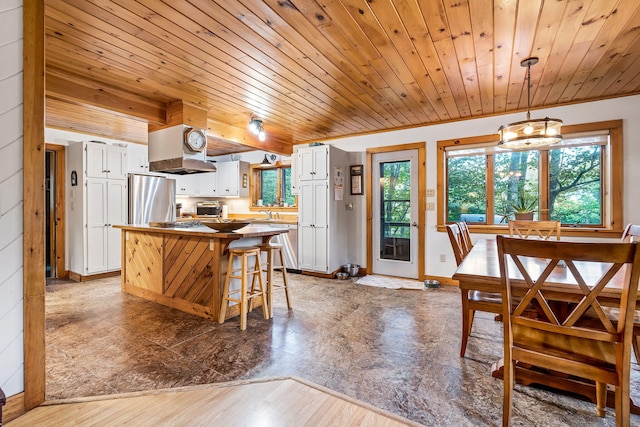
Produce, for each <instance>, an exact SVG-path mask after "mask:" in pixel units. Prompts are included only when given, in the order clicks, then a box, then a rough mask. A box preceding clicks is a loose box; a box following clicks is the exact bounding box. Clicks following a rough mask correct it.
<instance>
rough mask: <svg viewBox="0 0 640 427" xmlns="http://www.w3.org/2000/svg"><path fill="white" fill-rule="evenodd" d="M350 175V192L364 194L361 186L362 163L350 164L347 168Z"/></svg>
mask: <svg viewBox="0 0 640 427" xmlns="http://www.w3.org/2000/svg"><path fill="white" fill-rule="evenodd" d="M349 175H350V176H351V194H354V195H357V194H364V190H363V187H362V165H352V166H351V167H350V168H349Z"/></svg>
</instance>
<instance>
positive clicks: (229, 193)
mask: <svg viewBox="0 0 640 427" xmlns="http://www.w3.org/2000/svg"><path fill="white" fill-rule="evenodd" d="M216 168H217V169H218V171H217V172H211V173H195V174H187V175H175V177H176V195H179V196H196V197H249V163H247V162H241V161H231V162H219V163H216Z"/></svg>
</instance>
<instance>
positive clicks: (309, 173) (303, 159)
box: [298, 145, 329, 181]
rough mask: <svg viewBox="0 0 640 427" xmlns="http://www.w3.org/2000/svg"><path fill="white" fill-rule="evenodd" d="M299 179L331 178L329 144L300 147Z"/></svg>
mask: <svg viewBox="0 0 640 427" xmlns="http://www.w3.org/2000/svg"><path fill="white" fill-rule="evenodd" d="M298 167H299V170H300V172H299V180H300V181H311V180H317V179H328V178H329V146H328V145H319V146H315V147H305V148H300V149H298Z"/></svg>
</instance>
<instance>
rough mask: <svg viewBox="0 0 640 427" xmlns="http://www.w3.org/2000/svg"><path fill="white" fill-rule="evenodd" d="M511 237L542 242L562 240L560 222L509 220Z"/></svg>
mask: <svg viewBox="0 0 640 427" xmlns="http://www.w3.org/2000/svg"><path fill="white" fill-rule="evenodd" d="M509 237H519V238H521V239H528V238H530V237H535V238H538V239H542V240H549V239H551V238H552V237H555V239H556V240H560V221H524V220H509Z"/></svg>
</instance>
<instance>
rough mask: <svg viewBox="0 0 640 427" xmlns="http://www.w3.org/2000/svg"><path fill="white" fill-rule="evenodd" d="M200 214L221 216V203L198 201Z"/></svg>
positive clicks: (197, 208)
mask: <svg viewBox="0 0 640 427" xmlns="http://www.w3.org/2000/svg"><path fill="white" fill-rule="evenodd" d="M196 215H198V216H220V205H219V204H213V203H198V205H197V206H196Z"/></svg>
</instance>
